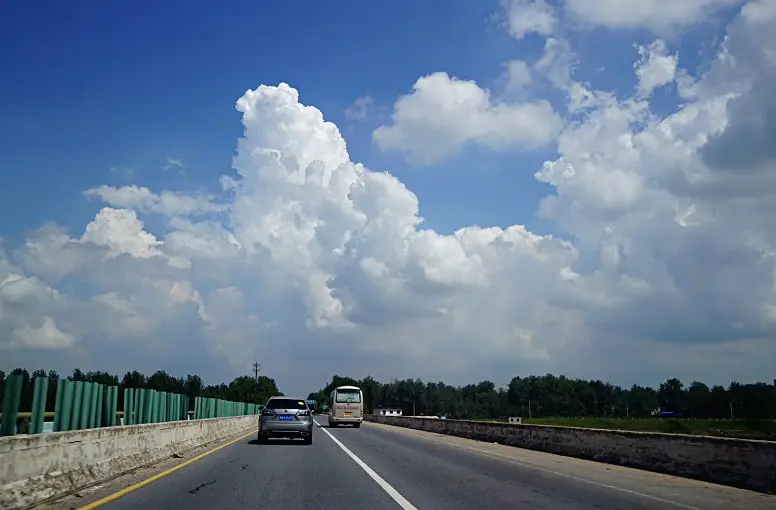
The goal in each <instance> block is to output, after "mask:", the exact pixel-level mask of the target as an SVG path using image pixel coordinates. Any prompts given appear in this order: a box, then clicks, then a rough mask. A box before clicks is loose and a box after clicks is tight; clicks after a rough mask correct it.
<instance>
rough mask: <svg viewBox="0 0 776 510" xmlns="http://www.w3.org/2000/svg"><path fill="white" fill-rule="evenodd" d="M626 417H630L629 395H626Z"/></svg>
mask: <svg viewBox="0 0 776 510" xmlns="http://www.w3.org/2000/svg"><path fill="white" fill-rule="evenodd" d="M625 417H626V418H630V410H629V409H628V397H625Z"/></svg>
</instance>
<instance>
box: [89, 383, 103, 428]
mask: <svg viewBox="0 0 776 510" xmlns="http://www.w3.org/2000/svg"><path fill="white" fill-rule="evenodd" d="M105 389H106V386H105V385H103V384H98V385H97V396H96V398H95V399H94V413H92V415H93V416H94V428H100V427H102V423H103V415H104V413H103V409H104V401H105V397H104V395H103V392H104V391H105Z"/></svg>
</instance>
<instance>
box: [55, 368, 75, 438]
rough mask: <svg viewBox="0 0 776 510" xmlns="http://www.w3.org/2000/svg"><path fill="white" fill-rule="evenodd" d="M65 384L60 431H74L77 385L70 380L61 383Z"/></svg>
mask: <svg viewBox="0 0 776 510" xmlns="http://www.w3.org/2000/svg"><path fill="white" fill-rule="evenodd" d="M60 382H61V383H62V384H64V389H63V390H62V395H63V397H62V418H61V419H60V421H59V429H58V430H59V431H63V432H64V431H67V430H72V428H73V427H72V425H73V423H72V422H73V403H74V402H75V383H74V382H73V381H70V380H68V379H64V380H62V381H60Z"/></svg>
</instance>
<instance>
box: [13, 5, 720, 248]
mask: <svg viewBox="0 0 776 510" xmlns="http://www.w3.org/2000/svg"><path fill="white" fill-rule="evenodd" d="M300 5H301V4H300ZM498 6H499V4H498V2H497V1H495V0H481V1H478V2H472V1H469V0H452V1H449V0H430V1H427V2H423V3H422V4H419V3H418V2H410V1H399V2H391V3H375V2H369V3H365V2H361V1H356V0H345V1H342V2H336V3H318V2H308V3H305V4H304V8H299V9H296V10H289V9H288V8H287V7H284V5H283V4H282V3H279V2H277V3H275V2H251V1H241V0H238V1H230V2H227V3H224V4H221V5H220V6H218V7H216V6H215V5H213V6H210V7H207V8H192V7H191V3H190V2H184V1H182V0H175V1H168V2H163V3H159V2H154V1H137V2H132V3H131V4H126V3H117V2H99V1H87V0H79V1H76V2H67V3H63V2H54V1H44V2H12V3H11V6H10V7H9V8H6V11H5V13H4V16H3V19H2V20H1V21H0V26H1V27H2V31H1V34H2V35H0V41H2V44H1V45H0V62H2V66H3V69H5V70H6V71H5V72H4V73H3V76H2V77H0V87H1V88H2V90H3V94H2V96H0V111H2V116H1V117H0V166H1V167H2V168H4V169H6V170H5V172H4V173H5V174H6V175H7V179H8V180H6V182H5V183H4V186H3V187H2V189H0V201H1V202H2V204H3V205H2V208H3V210H4V214H3V215H2V218H1V219H0V233H2V234H3V235H4V236H6V237H9V238H16V237H17V236H19V235H21V234H22V233H23V232H24V231H26V230H28V229H32V228H36V227H37V226H39V225H40V223H42V222H43V221H47V220H56V221H57V222H59V223H60V224H64V225H69V226H75V225H82V224H83V223H84V222H85V221H88V220H89V219H90V217H91V216H93V214H94V212H95V210H94V209H95V207H94V204H89V203H87V202H86V201H85V200H84V199H83V197H82V196H81V195H80V193H81V191H83V190H84V189H86V188H89V187H91V186H94V185H97V184H104V183H110V184H115V185H119V184H127V183H131V182H142V183H143V184H144V185H146V186H149V187H150V188H151V189H154V190H159V189H187V190H189V189H206V190H211V191H216V190H217V189H218V187H219V184H218V177H219V176H220V175H221V174H222V173H228V172H229V167H230V165H231V157H232V154H233V151H234V146H235V140H236V138H237V137H238V136H239V135H240V125H239V123H238V122H237V119H238V118H239V116H238V113H237V112H236V111H234V109H233V105H234V102H235V100H236V98H238V97H239V96H240V95H241V94H242V93H243V92H244V91H245V90H246V89H248V88H255V87H256V86H257V85H259V84H278V83H280V82H282V81H285V82H287V83H289V84H290V85H291V86H293V87H295V88H297V89H298V90H299V91H300V94H301V95H302V98H303V101H304V102H305V103H306V104H313V105H316V106H317V107H318V108H319V109H321V110H322V111H323V113H324V115H325V117H326V118H327V119H328V120H331V121H333V122H334V123H335V124H337V125H338V126H340V129H341V130H342V132H343V135H344V136H345V139H346V141H347V142H348V149H349V151H350V153H351V156H352V158H353V160H354V161H361V162H364V163H365V164H366V165H367V166H369V167H370V168H374V169H377V170H389V171H391V172H392V173H393V174H394V175H396V176H397V177H399V178H400V179H401V180H402V181H403V182H404V183H405V184H407V186H408V187H409V188H410V189H411V190H413V191H414V192H415V193H416V194H417V195H418V196H419V197H420V202H421V215H422V216H423V217H424V218H426V224H425V225H426V226H427V227H428V228H434V229H437V230H439V231H441V232H451V231H453V230H455V229H456V228H458V227H461V226H466V225H472V224H477V225H499V226H507V225H510V224H512V223H515V222H516V221H517V222H520V223H525V224H526V225H528V226H531V227H533V228H534V229H537V230H538V231H541V232H552V231H553V230H554V229H553V226H552V225H549V224H545V223H544V222H541V221H539V220H537V219H536V218H535V216H534V213H535V210H536V206H537V202H538V200H539V198H541V197H542V196H544V195H547V194H548V193H551V192H552V189H551V188H550V187H549V186H547V185H544V184H543V183H539V182H537V181H536V180H535V179H534V178H533V173H534V172H535V171H536V170H538V169H539V167H540V166H541V163H542V162H543V161H544V160H546V159H552V158H553V157H554V155H555V152H554V150H553V149H552V148H548V149H546V150H537V151H535V152H533V153H529V154H522V155H515V154H514V153H513V154H508V155H506V156H504V155H497V154H493V153H489V152H487V151H477V150H475V149H468V150H466V149H465V150H464V155H463V157H461V158H459V159H457V160H455V161H445V162H443V163H441V164H440V165H437V168H433V167H432V168H414V167H411V166H408V165H407V164H406V163H405V162H404V161H403V159H402V158H401V157H400V156H399V155H397V154H385V153H383V152H382V151H380V150H379V149H377V148H376V147H375V146H374V144H373V143H372V142H371V130H372V129H373V128H374V127H376V126H377V125H379V124H381V123H384V122H385V121H387V119H388V116H389V114H390V105H391V104H392V103H393V102H394V101H395V100H396V98H397V97H398V96H399V95H401V94H405V93H408V92H409V91H410V88H411V84H412V83H413V82H414V81H415V80H416V79H417V78H418V77H420V76H423V75H425V74H429V73H432V72H435V71H440V70H444V71H446V72H447V73H448V74H450V75H451V76H457V77H460V78H462V79H473V80H476V81H477V82H478V84H480V85H481V86H484V87H491V88H493V90H494V92H497V91H498V86H499V82H498V78H499V76H500V74H501V73H502V71H503V62H504V61H505V60H508V59H512V58H523V59H527V60H536V59H538V58H539V56H540V54H541V49H542V45H543V41H542V40H541V39H540V38H539V37H537V36H533V35H529V36H528V37H527V38H526V39H524V40H522V41H515V40H514V39H512V38H510V37H509V36H508V34H507V33H506V32H505V31H504V30H502V29H501V28H500V27H499V26H498V23H497V22H496V21H495V20H494V19H493V18H494V16H493V15H494V13H495V12H497V10H498ZM719 21H720V20H718V21H717V22H716V23H714V22H711V23H707V24H705V25H702V26H700V27H696V28H694V29H693V30H691V31H689V32H688V33H687V34H685V36H684V38H683V40H682V50H684V51H682V54H683V56H686V57H687V58H688V59H689V61H685V65H688V66H690V67H691V66H692V63H693V62H692V61H693V60H695V58H694V55H693V53H695V52H697V47H698V44H699V42H700V41H705V40H706V39H708V36H709V32H713V31H715V30H718V28H719V27H718V25H719ZM634 35H635V36H636V40H639V39H643V40H644V41H646V40H649V37H650V34H649V33H648V32H647V31H643V32H642V33H638V32H637V33H635V34H634V33H633V32H630V31H628V32H623V31H612V30H609V29H605V28H602V29H598V30H596V31H594V32H585V33H580V34H575V37H574V39H575V43H576V44H575V45H576V48H577V51H578V52H579V53H580V57H581V58H582V59H584V60H585V62H586V65H585V66H584V67H583V68H581V69H580V70H579V79H580V80H582V81H592V82H595V83H597V84H598V83H600V85H601V86H602V88H604V89H606V90H619V91H621V92H626V93H629V92H630V91H631V90H632V88H633V87H634V86H635V83H636V82H635V78H634V76H633V73H632V69H631V68H630V66H629V65H628V64H627V63H628V62H629V61H631V60H632V59H633V58H634V55H635V54H636V53H635V49H634V47H633V43H634ZM600 48H606V51H603V52H601V51H600ZM601 68H603V69H605V71H603V70H602V69H601ZM365 94H368V95H369V96H371V97H373V98H374V100H375V102H376V103H377V104H378V105H380V106H382V108H381V109H380V110H379V112H378V113H376V114H373V115H372V116H371V118H370V119H368V121H367V122H364V123H359V122H355V123H354V122H349V121H348V120H347V119H346V118H345V115H344V111H345V109H346V108H347V107H348V106H349V105H350V104H352V102H353V101H354V100H355V99H356V98H358V97H359V96H362V95H365ZM666 94H668V97H666ZM662 96H663V97H662V98H659V99H661V100H662V101H663V102H665V103H667V104H666V105H665V106H666V110H670V109H672V107H673V105H672V103H675V101H674V100H675V97H674V95H673V94H672V93H670V92H666V91H662ZM669 105H671V106H669ZM168 157H173V158H176V159H180V160H182V161H184V162H185V163H186V165H187V167H186V172H185V176H183V175H180V173H176V172H163V171H160V168H161V167H162V166H163V165H164V164H165V161H166V159H167V158H168ZM439 167H441V168H439ZM123 168H131V169H132V170H133V176H132V177H128V176H127V175H125V174H124V173H123V172H122V171H121V169H123ZM111 169H117V170H119V171H111Z"/></svg>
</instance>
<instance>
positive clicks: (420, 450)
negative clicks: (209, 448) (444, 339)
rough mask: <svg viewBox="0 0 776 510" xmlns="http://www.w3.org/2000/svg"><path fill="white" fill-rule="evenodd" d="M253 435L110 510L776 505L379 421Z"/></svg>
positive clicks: (666, 509)
mask: <svg viewBox="0 0 776 510" xmlns="http://www.w3.org/2000/svg"><path fill="white" fill-rule="evenodd" d="M315 419H316V422H317V423H319V424H320V425H322V426H324V427H325V426H326V425H327V420H326V417H325V416H316V417H315ZM333 438H334V439H336V441H335V440H334V439H333ZM252 439H253V438H250V439H246V440H244V441H241V442H238V443H235V444H234V445H231V446H229V447H226V448H224V449H222V450H219V451H217V452H215V453H213V454H212V455H208V456H206V457H204V458H203V459H201V460H199V461H197V462H194V463H192V464H190V465H188V466H186V467H184V468H182V469H180V470H179V471H176V472H174V473H172V474H170V475H169V476H165V477H163V478H161V479H160V480H157V481H155V482H153V483H151V484H149V485H147V486H145V487H142V488H140V489H138V490H136V491H134V492H131V493H129V494H127V495H126V496H124V497H122V498H120V499H118V500H116V501H113V502H111V503H108V504H107V505H106V506H105V507H104V508H108V509H111V510H116V509H126V510H135V509H137V508H143V509H146V510H154V509H162V510H166V509H169V508H186V509H192V510H197V509H202V510H211V509H221V508H224V509H226V508H228V509H242V508H300V509H307V508H310V509H335V508H336V509H347V508H352V509H362V508H369V509H388V508H390V509H396V508H402V507H403V508H405V509H412V508H417V509H420V510H425V509H445V510H448V509H467V510H469V509H485V510H488V509H499V510H503V509H505V508H530V509H543V508H546V509H572V508H573V509H593V508H595V509H604V510H615V509H623V510H646V509H648V510H657V509H660V510H671V509H703V510H717V509H720V510H721V509H723V508H724V509H725V510H730V509H735V508H747V509H759V508H762V509H766V508H771V509H772V508H776V504H775V503H776V498H774V497H769V496H763V495H760V494H756V493H752V492H747V491H741V490H738V489H733V488H728V487H721V486H713V485H709V484H704V483H700V482H695V481H692V480H685V479H681V478H675V477H670V476H665V475H659V474H655V473H648V472H644V471H638V470H632V469H627V468H621V467H617V466H609V465H606V464H600V463H595V462H587V461H582V460H579V459H569V458H566V457H559V456H554V455H548V454H543V453H538V452H530V451H526V450H521V449H517V448H510V447H505V446H501V445H495V444H489V443H481V442H476V441H469V440H465V439H460V438H454V437H449V436H440V435H437V434H429V433H424V432H419V431H413V430H408V429H401V428H397V427H388V426H384V425H377V424H373V423H365V424H364V425H363V426H362V427H361V428H360V429H355V428H351V427H345V428H336V429H328V428H316V429H315V431H314V441H313V444H312V445H311V446H306V445H304V444H302V443H301V441H300V442H292V443H289V442H286V441H283V440H277V441H275V440H273V441H271V442H270V444H267V445H259V444H256V443H255V441H253V440H252ZM405 498H406V499H405ZM397 501H398V503H397ZM400 503H403V504H400Z"/></svg>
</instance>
